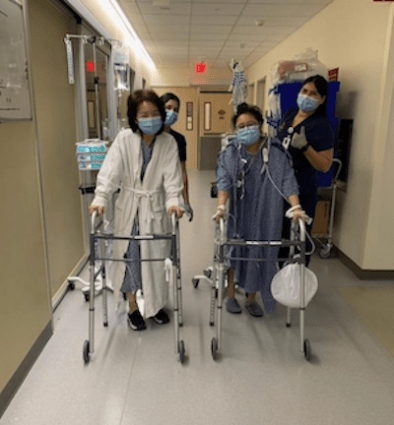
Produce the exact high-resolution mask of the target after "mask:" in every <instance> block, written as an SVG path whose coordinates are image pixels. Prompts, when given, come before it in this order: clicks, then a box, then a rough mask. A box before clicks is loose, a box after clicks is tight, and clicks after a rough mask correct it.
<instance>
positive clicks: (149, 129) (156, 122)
mask: <svg viewBox="0 0 394 425" xmlns="http://www.w3.org/2000/svg"><path fill="white" fill-rule="evenodd" d="M162 125H163V120H162V119H161V118H160V117H157V118H140V119H139V120H138V127H139V129H140V130H141V131H142V132H143V133H145V134H151V135H154V134H157V133H158V132H159V130H160V129H161V126H162Z"/></svg>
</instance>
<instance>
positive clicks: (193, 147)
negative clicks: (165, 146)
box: [153, 87, 198, 168]
mask: <svg viewBox="0 0 394 425" xmlns="http://www.w3.org/2000/svg"><path fill="white" fill-rule="evenodd" d="M153 89H154V90H155V92H156V93H157V94H158V95H159V96H162V95H163V94H164V93H167V92H171V93H174V94H175V95H176V96H178V97H179V99H180V101H181V108H180V111H179V117H178V121H177V122H176V123H175V124H174V125H173V127H172V128H173V129H174V130H175V131H178V132H179V133H181V134H183V135H184V136H185V138H186V143H187V145H186V146H187V153H186V154H187V161H186V166H187V168H197V149H198V91H197V88H195V87H153ZM187 102H192V103H193V130H191V131H190V130H187V129H186V103H187Z"/></svg>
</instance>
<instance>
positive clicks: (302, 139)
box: [290, 126, 309, 152]
mask: <svg viewBox="0 0 394 425" xmlns="http://www.w3.org/2000/svg"><path fill="white" fill-rule="evenodd" d="M290 144H291V146H293V148H295V149H299V150H300V151H301V152H305V151H306V150H307V149H308V146H309V143H308V140H307V139H306V136H305V127H304V126H303V127H301V130H300V133H299V134H298V133H294V134H293V137H292V139H291V143H290Z"/></svg>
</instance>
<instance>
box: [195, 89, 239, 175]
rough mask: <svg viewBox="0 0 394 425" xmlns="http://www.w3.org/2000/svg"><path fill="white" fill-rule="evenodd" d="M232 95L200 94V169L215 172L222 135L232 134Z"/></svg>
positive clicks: (225, 93)
mask: <svg viewBox="0 0 394 425" xmlns="http://www.w3.org/2000/svg"><path fill="white" fill-rule="evenodd" d="M231 97H232V94H231V93H227V92H224V93H200V102H199V103H200V137H199V149H198V153H199V156H198V169H199V170H214V169H215V167H216V163H217V156H218V153H219V152H220V149H221V139H222V137H221V135H222V134H223V133H227V132H231V131H232V129H231V117H232V114H233V105H232V104H231V103H230V101H231Z"/></svg>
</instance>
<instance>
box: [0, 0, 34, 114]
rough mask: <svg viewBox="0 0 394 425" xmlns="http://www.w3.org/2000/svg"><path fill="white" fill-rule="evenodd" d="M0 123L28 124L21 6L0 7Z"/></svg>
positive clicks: (6, 0)
mask: <svg viewBox="0 0 394 425" xmlns="http://www.w3.org/2000/svg"><path fill="white" fill-rule="evenodd" d="M0 57H1V60H0V121H8V120H30V119H31V108H30V87H29V76H28V61H27V58H28V51H27V42H26V39H25V22H24V16H23V8H22V4H21V3H20V2H19V1H17V0H12V1H11V0H4V1H2V2H1V3H0Z"/></svg>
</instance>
